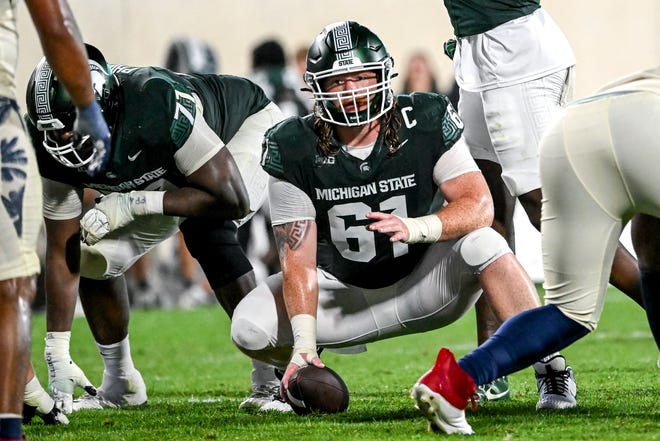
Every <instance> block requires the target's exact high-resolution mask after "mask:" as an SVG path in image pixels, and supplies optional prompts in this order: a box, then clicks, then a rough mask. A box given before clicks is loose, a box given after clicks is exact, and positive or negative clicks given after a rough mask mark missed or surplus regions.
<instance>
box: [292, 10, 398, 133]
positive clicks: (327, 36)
mask: <svg viewBox="0 0 660 441" xmlns="http://www.w3.org/2000/svg"><path fill="white" fill-rule="evenodd" d="M393 67H394V60H393V59H392V57H390V54H389V53H388V52H387V49H386V48H385V45H384V44H383V42H382V41H381V40H380V38H378V36H377V35H376V34H374V33H373V32H371V31H370V30H369V29H368V28H366V27H364V26H362V25H360V24H359V23H356V22H354V21H343V22H337V23H333V24H331V25H328V26H326V27H325V28H324V29H323V31H321V33H320V34H319V35H318V36H317V37H316V39H315V40H314V42H313V43H312V45H311V46H310V48H309V51H308V52H307V71H306V72H305V82H306V83H307V84H308V85H309V87H310V88H311V91H312V94H313V95H314V101H315V106H314V112H315V114H316V115H317V116H318V117H320V118H321V119H322V120H324V121H327V122H329V123H332V124H338V125H342V126H361V125H363V124H366V123H368V122H370V121H374V120H375V119H378V118H379V117H380V116H382V115H383V114H384V113H385V112H387V111H388V110H390V109H391V108H392V103H393V102H394V92H393V90H392V77H393V72H392V68H393ZM365 71H369V72H375V73H376V75H377V77H378V82H377V83H376V84H375V85H372V86H369V87H362V88H357V89H354V90H352V91H343V92H326V91H324V90H323V88H322V87H321V84H322V83H323V80H324V79H326V78H328V77H333V76H335V75H340V74H345V73H352V72H365ZM358 99H360V100H364V99H366V100H367V102H368V105H367V108H366V109H364V110H361V111H359V110H355V111H350V110H347V109H346V108H344V105H343V104H342V100H344V101H345V100H348V101H352V102H353V103H356V102H357V100H358Z"/></svg>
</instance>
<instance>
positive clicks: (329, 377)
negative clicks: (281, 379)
mask: <svg viewBox="0 0 660 441" xmlns="http://www.w3.org/2000/svg"><path fill="white" fill-rule="evenodd" d="M288 387H289V388H288V390H287V393H286V395H287V401H288V403H289V404H290V405H291V407H292V408H293V410H294V412H296V413H297V414H298V415H306V414H308V413H338V412H343V411H345V410H346V409H347V408H348V395H349V393H348V387H346V383H344V380H342V378H341V377H340V376H339V375H338V374H337V373H336V372H335V371H333V370H332V369H330V368H328V367H325V368H318V367H316V366H314V365H307V366H305V367H302V368H300V369H298V370H297V371H296V372H295V373H294V374H293V375H292V376H291V379H290V380H289V385H288Z"/></svg>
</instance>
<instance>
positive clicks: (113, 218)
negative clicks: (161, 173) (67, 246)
mask: <svg viewBox="0 0 660 441" xmlns="http://www.w3.org/2000/svg"><path fill="white" fill-rule="evenodd" d="M164 194H165V192H163V191H131V192H130V193H110V194H108V195H106V196H103V197H101V198H98V199H97V200H96V205H95V206H94V208H92V209H90V210H89V211H88V212H87V213H85V215H84V216H83V218H82V219H81V221H80V229H81V236H82V240H83V242H85V243H86V244H87V245H94V244H95V243H97V242H98V241H99V240H101V239H103V237H104V236H105V235H106V234H108V233H110V232H111V231H114V230H116V229H118V228H121V227H123V226H126V225H128V224H129V223H130V222H131V221H133V220H134V219H135V216H141V215H146V214H157V213H158V214H162V213H163V195H164Z"/></svg>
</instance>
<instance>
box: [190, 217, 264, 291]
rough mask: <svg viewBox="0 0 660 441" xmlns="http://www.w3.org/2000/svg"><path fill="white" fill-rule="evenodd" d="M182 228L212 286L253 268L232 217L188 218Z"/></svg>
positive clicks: (234, 278) (231, 280)
mask: <svg viewBox="0 0 660 441" xmlns="http://www.w3.org/2000/svg"><path fill="white" fill-rule="evenodd" d="M180 229H181V232H182V233H183V239H184V240H185V242H186V246H187V247H188V250H189V251H190V254H191V255H192V256H193V257H194V258H195V259H197V261H198V262H199V264H200V266H201V267H202V269H203V270H204V274H205V275H206V278H207V279H208V281H209V283H210V284H211V287H212V288H214V289H215V288H218V287H221V286H225V285H227V284H228V283H230V282H233V281H234V280H236V279H238V278H239V277H240V276H242V275H243V274H246V273H248V272H250V271H252V264H250V261H249V260H248V258H247V256H246V255H245V252H244V251H243V248H241V245H240V243H239V242H238V237H237V234H236V232H237V228H236V225H235V224H234V223H233V222H232V221H219V220H216V219H204V218H189V219H186V220H185V221H184V222H183V223H182V224H181V226H180Z"/></svg>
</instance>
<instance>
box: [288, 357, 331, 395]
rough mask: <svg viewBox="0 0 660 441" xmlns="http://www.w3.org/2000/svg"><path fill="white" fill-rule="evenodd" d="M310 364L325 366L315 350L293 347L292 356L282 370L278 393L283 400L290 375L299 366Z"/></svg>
mask: <svg viewBox="0 0 660 441" xmlns="http://www.w3.org/2000/svg"><path fill="white" fill-rule="evenodd" d="M310 364H312V365H314V366H316V367H319V368H322V367H325V364H323V362H322V361H321V358H319V355H318V354H317V353H316V350H305V351H304V352H303V351H300V350H296V349H295V348H294V350H293V356H292V357H291V361H290V362H289V365H288V366H287V367H286V371H284V375H283V376H282V384H281V385H280V395H281V396H282V399H283V400H286V389H287V388H288V387H289V380H290V379H291V376H292V375H293V374H294V372H296V371H297V370H298V369H300V368H301V367H304V366H307V365H310Z"/></svg>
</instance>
